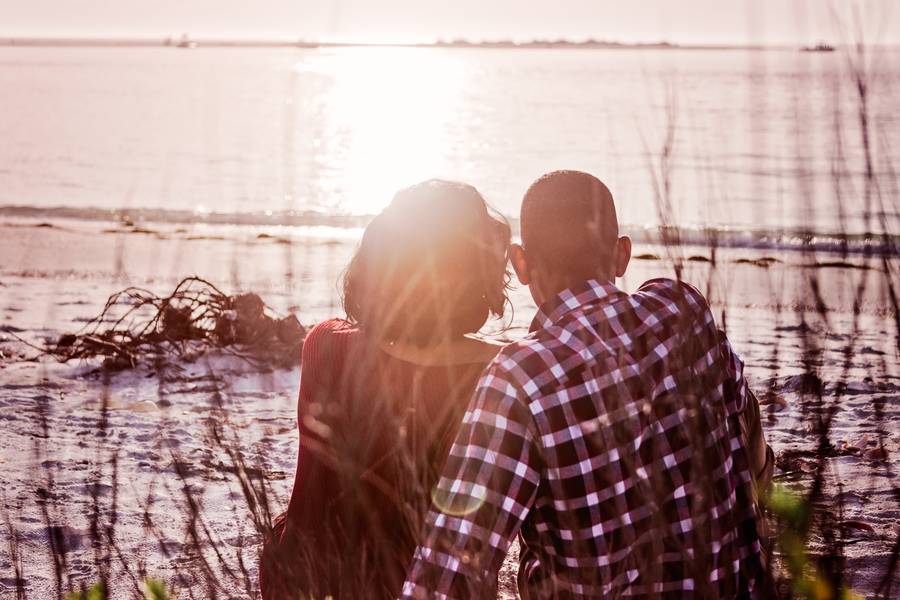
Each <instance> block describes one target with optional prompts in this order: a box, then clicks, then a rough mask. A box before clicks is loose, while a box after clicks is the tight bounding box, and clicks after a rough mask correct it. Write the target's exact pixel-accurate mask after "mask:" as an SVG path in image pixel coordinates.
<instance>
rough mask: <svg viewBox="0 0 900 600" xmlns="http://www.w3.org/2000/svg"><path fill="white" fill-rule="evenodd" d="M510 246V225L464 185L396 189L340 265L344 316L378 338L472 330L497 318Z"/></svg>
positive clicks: (419, 339) (424, 337) (410, 338)
mask: <svg viewBox="0 0 900 600" xmlns="http://www.w3.org/2000/svg"><path fill="white" fill-rule="evenodd" d="M509 244H510V227H509V224H508V223H507V222H506V220H505V219H503V218H502V217H501V216H499V215H498V214H497V213H496V212H494V211H493V210H492V209H491V208H490V207H489V206H488V204H487V202H485V200H484V198H483V197H482V196H481V194H480V193H479V192H478V190H476V189H475V188H474V187H472V186H471V185H467V184H464V183H458V182H453V181H444V180H439V179H432V180H429V181H424V182H422V183H419V184H417V185H414V186H411V187H408V188H406V189H403V190H400V191H399V192H397V194H396V195H395V196H394V199H393V200H392V201H391V204H390V205H389V206H388V207H387V208H385V209H384V211H382V212H381V214H379V215H378V216H377V217H375V219H374V220H373V221H372V222H371V223H370V224H369V226H368V227H366V231H365V233H364V234H363V237H362V241H361V242H360V245H359V248H358V249H357V251H356V254H355V255H354V257H353V259H352V260H351V261H350V265H349V266H348V267H347V271H346V273H345V275H344V282H343V284H344V285H343V287H344V290H343V304H344V311H345V312H346V313H347V319H348V320H349V321H350V322H351V323H355V324H357V325H358V326H359V327H360V328H362V329H363V330H364V331H366V332H367V333H369V334H371V335H373V336H374V338H375V339H378V340H381V341H401V340H402V341H407V342H412V343H415V344H419V345H423V344H427V343H429V342H432V341H435V340H438V339H441V338H446V337H448V336H449V337H453V336H460V335H464V334H466V333H474V332H476V331H478V330H479V329H481V327H482V326H483V325H484V324H485V322H487V319H488V317H489V315H494V316H497V317H502V316H503V312H504V308H505V305H506V302H507V301H508V298H507V295H506V292H507V289H508V285H509V281H510V274H509V272H508V271H507V268H506V264H507V253H508V249H509Z"/></svg>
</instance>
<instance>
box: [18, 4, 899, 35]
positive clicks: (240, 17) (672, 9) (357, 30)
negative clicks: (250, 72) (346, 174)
mask: <svg viewBox="0 0 900 600" xmlns="http://www.w3.org/2000/svg"><path fill="white" fill-rule="evenodd" d="M854 6H857V7H859V13H860V14H861V15H862V17H861V19H862V21H864V22H865V25H864V27H865V31H866V37H867V39H868V40H870V41H873V42H878V43H885V44H898V43H900V2H896V1H895V0H640V1H634V2H629V1H627V0H553V1H551V0H453V1H447V0H0V36H60V37H70V36H76V37H163V36H170V35H171V36H178V35H181V33H183V32H186V33H189V34H190V35H191V36H192V37H196V38H203V37H220V38H256V39H258V38H279V39H281V38H284V39H297V38H304V39H307V40H324V41H374V42H387V41H399V42H407V41H431V40H434V39H437V38H445V39H446V38H456V37H464V38H468V39H473V40H478V39H501V38H503V39H506V38H511V39H518V40H522V39H533V38H569V39H582V38H587V37H593V38H597V39H607V40H617V41H625V42H634V41H659V40H667V41H671V42H675V43H683V44H692V43H698V44H716V43H725V44H809V43H813V42H816V41H820V40H824V41H828V42H832V43H840V42H841V40H842V38H844V39H846V35H842V34H841V33H840V32H839V31H838V30H837V28H836V27H835V23H836V19H835V17H834V14H835V11H837V12H839V13H841V15H842V16H841V19H842V20H843V21H844V22H845V24H849V23H851V22H852V17H850V14H851V13H852V7H854Z"/></svg>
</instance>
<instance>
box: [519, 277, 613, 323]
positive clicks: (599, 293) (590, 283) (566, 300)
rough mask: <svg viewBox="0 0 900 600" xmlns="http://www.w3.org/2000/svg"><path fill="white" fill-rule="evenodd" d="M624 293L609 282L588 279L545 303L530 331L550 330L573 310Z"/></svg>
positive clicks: (533, 320) (535, 317)
mask: <svg viewBox="0 0 900 600" xmlns="http://www.w3.org/2000/svg"><path fill="white" fill-rule="evenodd" d="M621 293H622V291H621V290H620V289H619V288H617V287H616V286H615V285H614V284H612V283H611V282H608V281H603V282H601V281H598V280H596V279H588V280H587V281H584V282H582V283H579V284H578V285H575V286H572V287H570V288H568V289H565V290H563V291H561V292H560V293H559V294H557V295H556V296H554V297H553V298H551V299H549V300H547V301H546V302H544V303H543V304H542V305H541V307H540V308H539V309H538V311H537V314H536V315H534V319H532V321H531V328H530V329H529V331H537V330H538V329H549V328H550V327H553V325H555V324H556V323H557V322H559V320H560V319H562V318H563V317H564V316H566V315H567V314H568V313H570V312H572V311H573V310H575V309H577V308H580V307H582V306H584V305H585V304H589V303H591V302H597V301H598V300H604V299H606V298H609V297H610V296H614V295H618V294H621Z"/></svg>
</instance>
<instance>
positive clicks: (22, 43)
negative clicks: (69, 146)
mask: <svg viewBox="0 0 900 600" xmlns="http://www.w3.org/2000/svg"><path fill="white" fill-rule="evenodd" d="M0 47H33V48H34V47H37V48H40V47H51V48H55V47H85V48H120V47H121V48H156V47H162V48H178V49H193V48H308V49H316V48H462V49H466V48H487V49H509V50H555V49H561V50H799V49H801V46H790V45H773V46H763V45H728V44H709V45H704V44H673V43H670V42H640V43H624V42H609V41H602V40H586V41H580V42H577V41H568V40H531V41H526V42H515V41H511V40H497V41H481V42H473V41H468V40H449V41H442V40H439V41H436V42H415V43H375V42H311V41H304V40H221V39H194V38H188V37H181V38H174V37H172V38H139V39H118V38H31V37H29V38H20V37H0Z"/></svg>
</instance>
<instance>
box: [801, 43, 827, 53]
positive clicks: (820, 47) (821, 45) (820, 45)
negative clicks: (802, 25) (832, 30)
mask: <svg viewBox="0 0 900 600" xmlns="http://www.w3.org/2000/svg"><path fill="white" fill-rule="evenodd" d="M802 51H803V52H834V46H829V45H828V44H825V43H823V42H819V43H818V44H816V45H815V46H806V47H805V48H803V50H802Z"/></svg>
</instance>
